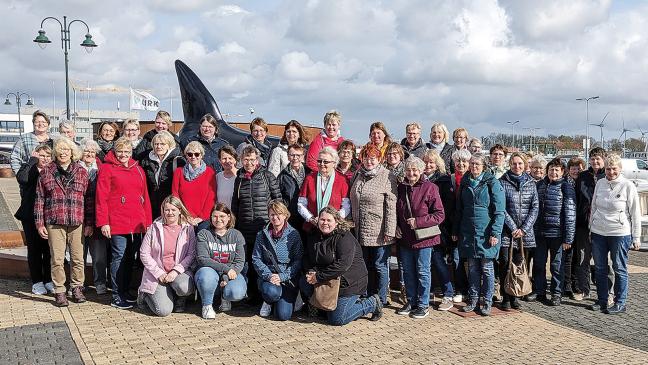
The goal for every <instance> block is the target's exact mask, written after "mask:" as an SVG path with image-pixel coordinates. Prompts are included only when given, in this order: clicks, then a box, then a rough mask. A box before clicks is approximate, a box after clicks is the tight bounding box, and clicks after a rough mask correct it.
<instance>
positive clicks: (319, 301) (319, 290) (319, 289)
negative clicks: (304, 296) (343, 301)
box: [309, 251, 340, 312]
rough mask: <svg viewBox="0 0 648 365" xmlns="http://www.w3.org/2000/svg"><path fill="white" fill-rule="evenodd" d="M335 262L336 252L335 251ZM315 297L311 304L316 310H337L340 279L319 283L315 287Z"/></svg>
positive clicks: (311, 299) (312, 298) (313, 296)
mask: <svg viewBox="0 0 648 365" xmlns="http://www.w3.org/2000/svg"><path fill="white" fill-rule="evenodd" d="M333 260H335V251H333ZM313 289H314V290H313V295H312V296H311V297H310V301H309V303H310V304H311V305H312V306H313V307H316V308H319V309H321V310H324V311H327V312H331V311H334V310H335V308H337V302H338V295H339V294H340V277H339V276H338V277H337V278H333V279H329V280H325V281H322V282H318V283H316V284H315V285H313Z"/></svg>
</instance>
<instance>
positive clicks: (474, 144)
mask: <svg viewBox="0 0 648 365" xmlns="http://www.w3.org/2000/svg"><path fill="white" fill-rule="evenodd" d="M468 150H469V151H470V153H481V150H482V143H481V140H480V139H479V138H471V139H470V142H469V143H468Z"/></svg>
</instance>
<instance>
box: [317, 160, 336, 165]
mask: <svg viewBox="0 0 648 365" xmlns="http://www.w3.org/2000/svg"><path fill="white" fill-rule="evenodd" d="M330 163H333V161H327V160H317V164H318V165H328V164H330Z"/></svg>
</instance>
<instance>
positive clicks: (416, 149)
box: [400, 138, 427, 159]
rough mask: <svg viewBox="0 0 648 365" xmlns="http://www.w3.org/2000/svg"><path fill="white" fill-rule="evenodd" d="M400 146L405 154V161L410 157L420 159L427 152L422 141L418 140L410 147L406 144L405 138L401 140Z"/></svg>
mask: <svg viewBox="0 0 648 365" xmlns="http://www.w3.org/2000/svg"><path fill="white" fill-rule="evenodd" d="M400 144H401V146H402V147H403V151H404V152H405V159H407V158H408V157H410V156H411V155H414V156H416V157H418V158H421V159H422V158H423V155H424V154H425V152H427V147H425V143H423V140H422V139H420V138H419V140H418V142H416V144H415V145H414V146H413V147H410V146H409V145H408V144H407V138H403V139H402V140H401V143H400Z"/></svg>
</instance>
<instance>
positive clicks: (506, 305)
mask: <svg viewBox="0 0 648 365" xmlns="http://www.w3.org/2000/svg"><path fill="white" fill-rule="evenodd" d="M500 309H501V310H503V311H505V312H508V311H510V310H511V302H509V301H506V300H504V301H502V303H501V304H500Z"/></svg>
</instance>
